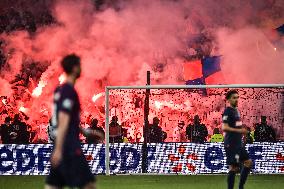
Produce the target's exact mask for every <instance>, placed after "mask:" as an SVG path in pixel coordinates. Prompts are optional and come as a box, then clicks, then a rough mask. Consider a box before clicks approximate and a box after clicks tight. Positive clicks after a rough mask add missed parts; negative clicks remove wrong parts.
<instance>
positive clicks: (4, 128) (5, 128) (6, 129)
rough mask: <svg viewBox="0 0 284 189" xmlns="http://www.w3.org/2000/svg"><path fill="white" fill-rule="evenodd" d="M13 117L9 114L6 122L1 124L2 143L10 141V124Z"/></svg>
mask: <svg viewBox="0 0 284 189" xmlns="http://www.w3.org/2000/svg"><path fill="white" fill-rule="evenodd" d="M11 121H12V119H11V117H9V116H7V117H6V118H5V123H4V124H2V125H1V140H2V144H9V143H10V137H9V134H10V126H11Z"/></svg>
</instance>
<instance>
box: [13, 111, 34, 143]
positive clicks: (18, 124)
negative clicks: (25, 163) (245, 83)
mask: <svg viewBox="0 0 284 189" xmlns="http://www.w3.org/2000/svg"><path fill="white" fill-rule="evenodd" d="M10 128H11V132H10V136H11V142H12V143H14V144H28V143H29V137H30V134H29V132H28V126H27V124H26V123H25V122H23V121H22V118H21V116H20V114H16V115H15V117H14V121H13V123H12V126H11V127H10Z"/></svg>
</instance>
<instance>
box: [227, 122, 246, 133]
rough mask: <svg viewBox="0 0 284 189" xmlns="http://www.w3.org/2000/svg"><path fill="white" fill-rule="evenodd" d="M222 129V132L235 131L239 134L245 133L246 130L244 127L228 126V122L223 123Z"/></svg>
mask: <svg viewBox="0 0 284 189" xmlns="http://www.w3.org/2000/svg"><path fill="white" fill-rule="evenodd" d="M222 129H223V131H224V132H235V133H241V134H246V133H247V130H246V129H245V128H233V127H230V126H229V124H228V123H223V126H222Z"/></svg>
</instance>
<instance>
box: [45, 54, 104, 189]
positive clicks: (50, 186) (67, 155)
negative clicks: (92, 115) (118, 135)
mask: <svg viewBox="0 0 284 189" xmlns="http://www.w3.org/2000/svg"><path fill="white" fill-rule="evenodd" d="M61 64H62V67H63V70H64V72H65V73H66V75H67V79H66V83H65V84H63V85H61V86H59V87H58V88H57V89H56V90H55V93H54V115H53V117H52V120H51V125H52V126H55V127H56V132H54V133H56V138H55V144H54V149H53V152H52V155H51V169H50V174H49V175H48V177H47V179H46V187H45V188H46V189H61V188H63V187H64V186H69V187H72V188H73V187H78V188H82V189H95V188H96V186H95V178H94V176H93V174H92V173H91V171H90V168H89V165H88V163H87V161H86V159H85V156H84V154H83V151H82V149H81V143H80V139H79V134H80V132H82V133H83V134H84V135H85V136H89V135H91V136H97V137H101V138H103V137H104V136H103V133H101V132H98V131H93V130H84V129H82V128H80V127H79V124H80V102H79V97H78V94H77V92H76V90H75V89H74V85H75V82H76V80H77V79H78V78H79V77H80V73H81V66H80V58H79V57H78V56H76V55H74V54H72V55H68V56H66V57H65V58H64V59H63V60H62V62H61Z"/></svg>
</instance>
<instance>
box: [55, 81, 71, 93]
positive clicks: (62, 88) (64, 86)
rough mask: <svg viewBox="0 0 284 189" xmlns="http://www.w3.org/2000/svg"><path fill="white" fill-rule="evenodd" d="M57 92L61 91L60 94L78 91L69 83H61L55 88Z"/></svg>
mask: <svg viewBox="0 0 284 189" xmlns="http://www.w3.org/2000/svg"><path fill="white" fill-rule="evenodd" d="M54 93H55V94H56V93H59V94H61V95H62V94H65V95H66V94H69V95H72V94H75V93H76V91H75V89H74V87H73V86H72V85H70V84H68V83H64V84H62V85H59V86H58V87H56V89H55V92H54Z"/></svg>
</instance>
